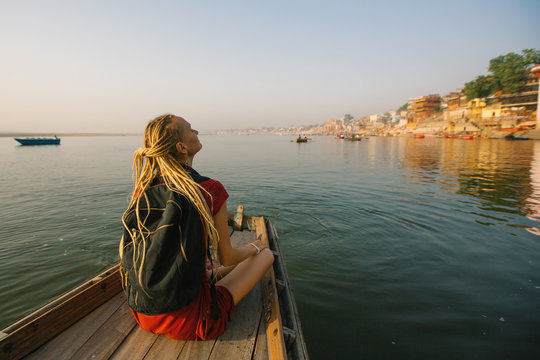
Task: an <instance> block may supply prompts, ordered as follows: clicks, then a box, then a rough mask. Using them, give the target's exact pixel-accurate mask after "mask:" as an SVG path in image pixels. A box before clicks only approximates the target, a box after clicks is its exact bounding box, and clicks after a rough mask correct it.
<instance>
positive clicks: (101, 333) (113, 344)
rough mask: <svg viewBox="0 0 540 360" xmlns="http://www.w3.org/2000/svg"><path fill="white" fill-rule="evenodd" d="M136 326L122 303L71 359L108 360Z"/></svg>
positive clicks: (125, 305) (129, 312) (127, 307)
mask: <svg viewBox="0 0 540 360" xmlns="http://www.w3.org/2000/svg"><path fill="white" fill-rule="evenodd" d="M136 324H137V323H136V322H135V319H134V318H133V315H132V314H131V310H130V309H129V306H128V305H127V302H125V303H123V304H122V306H120V307H119V308H118V311H116V312H115V313H114V314H113V315H112V316H111V317H110V318H109V320H108V321H107V322H106V323H105V324H103V325H102V326H100V328H99V329H98V331H96V332H95V333H94V334H93V335H92V336H91V337H90V338H89V339H88V341H87V342H85V343H84V345H83V346H81V347H80V348H79V350H77V352H76V353H75V354H74V355H73V359H95V360H104V359H108V358H109V357H110V356H111V355H112V354H113V353H114V351H115V350H116V349H117V348H118V346H119V345H120V344H121V343H122V342H123V341H124V339H125V338H126V337H127V335H128V334H129V333H130V332H131V330H132V329H133V328H134V327H135V326H136Z"/></svg>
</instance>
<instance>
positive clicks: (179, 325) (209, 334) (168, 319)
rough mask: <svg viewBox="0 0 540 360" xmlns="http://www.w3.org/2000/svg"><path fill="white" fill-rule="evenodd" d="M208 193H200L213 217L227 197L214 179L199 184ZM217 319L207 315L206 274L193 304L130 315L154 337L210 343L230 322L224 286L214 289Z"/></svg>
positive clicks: (229, 303)
mask: <svg viewBox="0 0 540 360" xmlns="http://www.w3.org/2000/svg"><path fill="white" fill-rule="evenodd" d="M200 185H201V186H202V187H204V188H205V189H206V191H208V192H209V193H210V194H211V196H212V197H211V198H210V197H209V196H208V195H207V194H206V193H204V192H203V194H204V197H205V199H206V201H207V202H208V205H209V206H210V208H211V209H212V212H213V213H214V215H215V214H216V213H217V212H218V211H219V209H220V208H221V206H222V205H223V203H224V202H225V200H227V198H228V197H229V194H227V191H226V190H225V188H224V187H223V185H222V184H221V183H220V182H219V181H216V180H212V179H210V180H207V181H204V182H202V183H201V184H200ZM216 295H217V302H218V307H219V312H220V317H219V319H218V320H217V321H214V319H212V316H211V315H210V303H211V296H210V284H209V282H208V278H207V275H206V272H205V274H204V276H203V281H202V283H201V287H200V288H199V293H198V294H197V297H196V298H195V300H193V302H192V303H191V304H189V305H187V306H184V307H183V308H181V309H179V310H176V311H173V312H170V313H167V314H162V315H145V314H141V313H137V312H135V311H133V310H131V312H132V313H133V316H134V317H135V320H136V321H137V323H138V324H139V326H140V327H141V328H142V329H144V330H146V331H148V332H151V333H154V334H165V335H166V336H167V337H169V338H171V339H174V340H209V339H214V338H216V337H218V336H219V335H221V334H223V333H224V332H225V330H226V329H227V324H228V323H229V321H230V320H231V315H232V313H233V310H234V300H233V297H232V295H231V293H230V292H229V290H228V289H227V288H226V287H224V286H216Z"/></svg>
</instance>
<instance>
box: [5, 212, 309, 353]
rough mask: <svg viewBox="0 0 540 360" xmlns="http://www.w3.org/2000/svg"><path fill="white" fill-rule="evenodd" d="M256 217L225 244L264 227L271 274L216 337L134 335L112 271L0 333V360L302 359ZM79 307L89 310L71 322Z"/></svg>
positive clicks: (291, 311)
mask: <svg viewBox="0 0 540 360" xmlns="http://www.w3.org/2000/svg"><path fill="white" fill-rule="evenodd" d="M253 219H256V218H253ZM258 219H260V221H261V222H262V224H263V225H262V226H260V225H259V227H258V230H257V231H235V230H232V228H231V241H232V243H233V245H234V246H235V247H238V246H242V245H244V244H247V243H249V242H252V241H254V240H255V239H261V237H266V236H267V235H266V227H267V226H268V225H269V226H268V227H269V232H270V236H269V237H272V236H275V237H276V243H275V244H277V246H278V249H275V247H272V246H271V249H272V250H273V251H274V253H275V254H276V255H277V256H276V261H275V263H274V269H271V270H270V271H269V272H268V273H267V275H265V277H263V279H262V280H261V281H260V282H259V283H258V284H257V285H256V286H255V288H254V289H253V290H252V291H251V292H250V293H249V294H248V295H247V296H246V297H245V298H244V299H242V300H241V301H240V302H239V303H238V304H237V306H236V308H235V310H234V312H233V315H232V319H231V322H230V323H229V325H228V327H227V330H226V331H225V333H224V334H223V335H221V336H220V337H218V338H217V339H215V340H207V341H178V340H171V339H169V338H167V337H166V336H163V335H155V334H151V333H148V332H145V331H144V330H142V329H141V328H140V327H139V326H138V325H137V324H136V322H135V320H134V318H133V316H132V314H131V312H130V309H129V307H128V305H127V300H126V296H125V295H124V292H123V291H121V285H120V276H119V272H118V269H117V267H113V268H111V269H109V270H107V271H105V272H103V273H102V274H100V275H99V276H98V277H96V278H94V279H92V280H90V281H88V282H86V283H85V284H83V285H81V286H80V287H78V288H76V289H74V290H72V291H70V292H68V293H66V294H64V295H63V296H61V297H59V298H58V299H56V300H55V301H53V302H51V303H50V304H47V305H45V306H44V307H42V308H40V309H38V310H37V311H36V312H34V313H32V314H30V315H28V316H27V317H25V318H24V319H22V320H21V321H19V322H17V323H15V324H14V325H12V326H10V327H8V328H6V329H4V330H3V331H2V333H0V350H1V351H0V359H20V358H23V359H32V360H38V359H39V360H47V359H51V360H52V359H54V360H58V359H77V360H79V359H96V360H99V359H129V360H136V359H287V358H289V359H307V358H308V357H307V351H306V349H305V343H304V340H303V336H302V331H301V328H300V322H299V319H298V314H297V311H296V305H295V304H294V298H293V297H292V292H291V291H290V284H289V282H288V279H285V280H283V279H280V278H279V277H281V276H285V277H286V276H287V274H286V270H285V269H281V266H284V262H283V258H282V257H281V254H279V253H280V248H279V243H278V241H277V233H276V232H275V228H274V227H273V224H272V223H271V222H268V223H267V225H266V226H265V225H264V220H263V218H258ZM240 221H242V220H240ZM248 221H251V220H248ZM244 224H246V220H245V219H244ZM247 227H248V228H250V226H249V224H248V225H247ZM253 227H256V224H255V223H253ZM261 227H264V228H265V231H264V233H261V232H260V231H259V229H260V228H261ZM250 230H251V229H250ZM269 244H270V245H272V241H269ZM278 254H279V255H278ZM274 271H275V274H274ZM283 271H285V272H283ZM276 283H277V287H276ZM272 289H273V290H272ZM276 289H277V290H276ZM283 290H286V291H283ZM278 298H279V299H280V300H278ZM287 304H288V305H287ZM85 308H90V309H91V308H94V309H93V310H91V311H87V312H88V313H87V314H86V315H85V316H83V317H81V316H79V315H78V312H79V311H81V310H82V309H85ZM79 317H81V318H80V319H79ZM276 329H279V331H278V330H276ZM268 344H270V346H268Z"/></svg>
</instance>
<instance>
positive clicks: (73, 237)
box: [0, 136, 540, 359]
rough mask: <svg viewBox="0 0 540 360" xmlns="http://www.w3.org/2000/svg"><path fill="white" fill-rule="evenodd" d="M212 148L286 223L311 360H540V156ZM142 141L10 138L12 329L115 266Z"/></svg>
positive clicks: (254, 201)
mask: <svg viewBox="0 0 540 360" xmlns="http://www.w3.org/2000/svg"><path fill="white" fill-rule="evenodd" d="M291 139H292V138H288V137H279V136H242V137H241V136H201V141H202V142H203V144H204V149H203V151H202V152H201V153H200V154H199V155H198V156H197V157H196V159H195V163H194V167H195V168H196V169H197V170H199V171H200V172H201V173H202V174H205V175H207V176H210V177H214V178H217V179H219V180H221V181H222V182H223V184H224V185H225V187H226V188H227V190H228V191H229V194H230V199H229V202H228V203H229V208H230V209H232V206H233V205H234V204H244V205H245V208H246V212H247V213H248V214H252V215H265V216H269V217H271V218H272V220H274V222H275V224H276V226H277V229H278V231H279V234H280V239H281V242H282V247H283V251H284V253H285V259H286V262H287V267H288V272H289V276H290V278H291V282H292V286H293V290H294V294H295V297H296V301H297V305H298V308H299V312H300V316H301V320H302V325H303V328H304V334H305V337H306V341H307V343H308V350H309V353H310V356H311V358H312V359H351V358H362V359H533V358H540V236H539V235H540V230H539V227H540V223H539V221H540V142H533V141H522V142H519V141H515V142H512V141H504V140H474V141H466V140H457V139H410V138H370V139H369V140H367V141H362V142H347V141H343V140H337V139H333V138H330V137H315V138H314V139H313V141H312V142H310V143H307V144H296V143H293V142H291ZM140 142H141V139H140V138H139V137H66V138H63V139H62V145H60V146H43V147H21V146H18V145H17V144H16V143H15V141H14V140H13V139H11V138H0V153H1V154H2V155H1V156H0V169H1V172H0V189H1V190H0V202H1V204H2V207H1V209H0V244H1V249H2V250H1V252H0V286H1V291H0V326H5V325H8V324H9V323H11V322H13V321H14V320H16V319H17V318H19V317H21V316H22V315H24V314H25V313H27V312H28V311H30V310H31V309H33V308H35V307H37V306H39V305H41V304H43V303H44V302H46V301H48V300H50V299H51V298H54V297H55V296H57V295H58V294H60V293H62V292H64V291H66V290H68V289H70V288H72V287H73V286H75V285H76V284H78V283H80V282H81V281H83V280H85V279H88V278H89V277H91V276H92V275H94V274H95V273H97V272H99V271H100V270H102V269H104V268H106V267H107V266H109V265H111V264H113V263H114V262H115V261H117V259H118V256H117V244H118V239H119V237H120V235H121V222H120V216H121V214H122V212H123V210H124V209H125V207H126V204H127V196H128V193H129V190H130V186H131V177H130V176H131V158H132V153H133V151H134V150H135V149H136V148H137V147H138V146H139V144H140Z"/></svg>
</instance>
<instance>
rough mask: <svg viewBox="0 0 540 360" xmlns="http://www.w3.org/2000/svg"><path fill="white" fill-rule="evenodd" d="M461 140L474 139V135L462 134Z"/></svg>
mask: <svg viewBox="0 0 540 360" xmlns="http://www.w3.org/2000/svg"><path fill="white" fill-rule="evenodd" d="M459 138H460V139H461V140H472V139H474V136H473V135H462V136H460V137H459Z"/></svg>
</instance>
